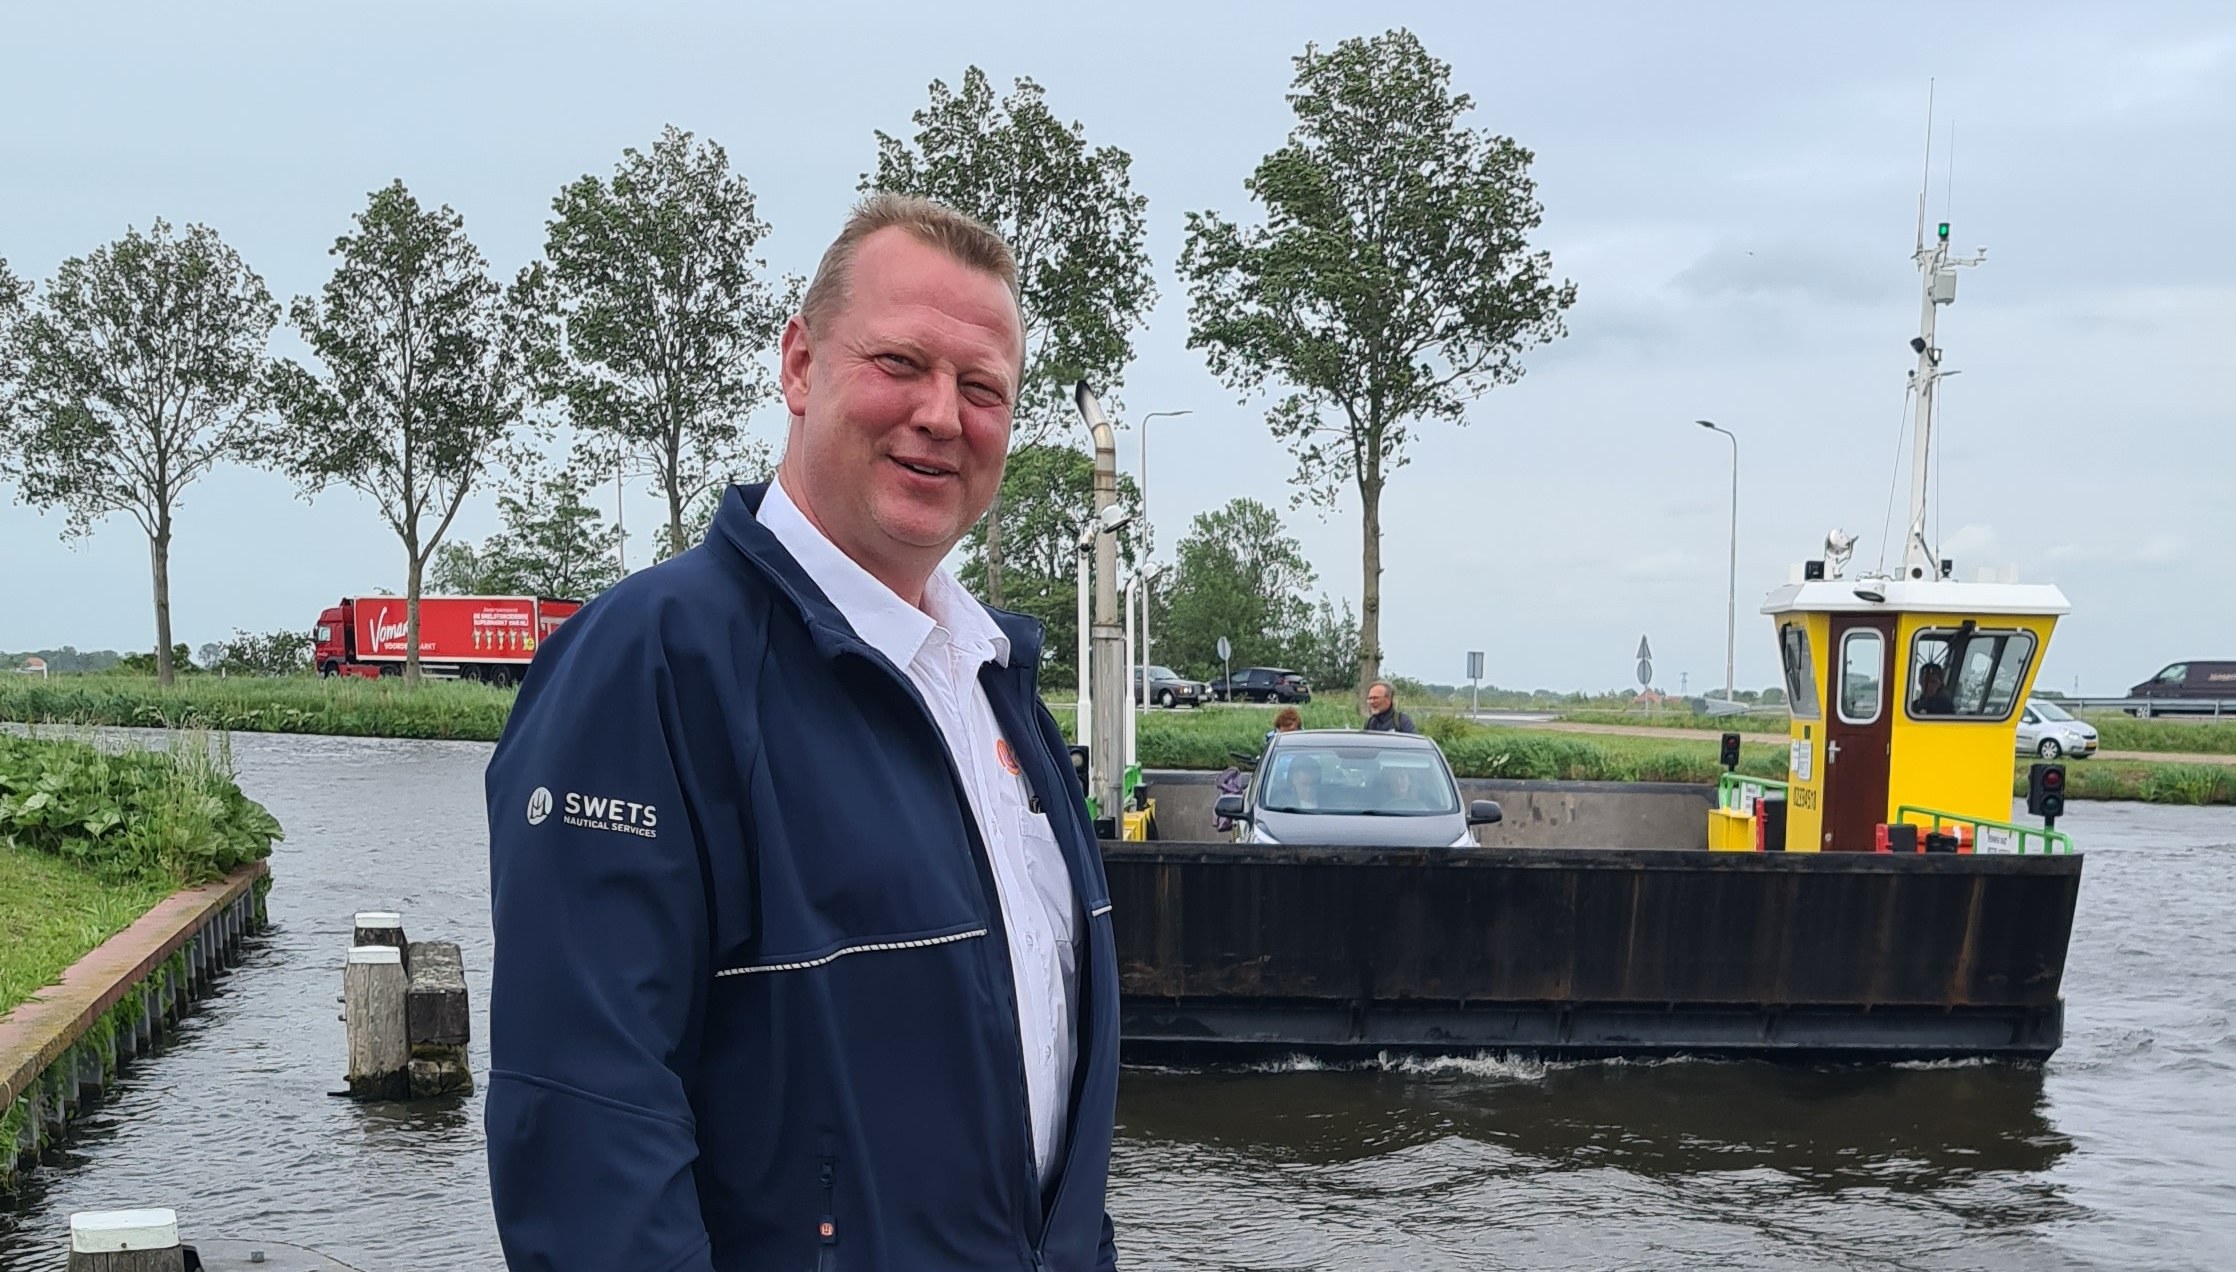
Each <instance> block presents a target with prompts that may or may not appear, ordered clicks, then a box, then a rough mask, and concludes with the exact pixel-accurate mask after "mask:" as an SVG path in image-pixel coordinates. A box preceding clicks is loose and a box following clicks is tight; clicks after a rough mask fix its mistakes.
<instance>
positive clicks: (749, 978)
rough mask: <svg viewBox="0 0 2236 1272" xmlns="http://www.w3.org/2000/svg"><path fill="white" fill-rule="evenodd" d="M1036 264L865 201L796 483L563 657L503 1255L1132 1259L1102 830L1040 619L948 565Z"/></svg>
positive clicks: (504, 800) (495, 772)
mask: <svg viewBox="0 0 2236 1272" xmlns="http://www.w3.org/2000/svg"><path fill="white" fill-rule="evenodd" d="M1016 287H1017V284H1016V272H1015V266H1014V264H1013V263H1012V261H1011V259H1010V256H1009V253H1008V249H1007V248H1006V247H1005V246H1003V245H1002V243H1001V241H1000V239H999V238H997V237H996V236H994V235H993V234H992V232H991V231H988V230H986V229H985V228H984V227H983V226H979V225H978V224H977V223H976V222H972V221H970V220H968V219H967V218H963V217H961V216H958V215H957V214H955V213H952V212H950V211H947V210H946V209H943V208H940V207H938V206H937V205H933V204H928V203H925V202H922V201H918V200H908V199H899V198H895V197H892V196H882V195H881V196H876V197H873V198H872V199H870V200H868V201H867V202H865V203H864V204H863V205H862V207H860V208H858V209H857V210H856V212H855V214H854V216H853V218H852V219H850V220H849V222H848V224H847V227H846V230H845V231H844V232H843V233H842V234H841V235H840V237H839V239H838V241H837V242H835V243H834V244H833V245H832V247H831V249H830V250H829V251H828V252H827V253H826V254H825V256H824V259H823V263H822V265H821V267H820V268H819V269H818V270H817V274H816V278H815V281H814V283H813V284H812V285H811V287H810V288H809V290H808V293H807V297H806V300H805V302H804V303H803V305H802V308H801V313H800V314H799V315H798V316H796V317H794V318H793V319H792V320H791V322H790V323H789V324H788V325H787V327H786V329H785V333H784V340H783V349H782V378H783V387H784V395H785V399H786V404H787V406H788V408H789V410H790V413H791V428H790V435H789V437H788V440H787V445H786V453H785V457H784V460H783V464H782V466H781V468H780V469H779V471H778V476H777V480H776V481H774V482H772V483H769V484H767V485H763V486H749V487H733V488H732V489H731V490H730V491H729V492H728V493H727V495H726V497H725V499H724V502H723V504H722V507H721V509H720V511H719V512H718V513H717V514H716V517H715V520H714V525H713V527H712V529H711V531H710V532H709V534H708V535H707V538H706V541H705V542H704V543H703V544H701V545H700V546H698V547H696V548H694V549H692V550H691V551H689V552H685V553H683V554H682V555H680V556H678V557H676V558H675V559H673V560H670V561H668V562H666V563H664V564H662V565H659V566H656V567H654V568H652V569H650V570H645V571H642V572H640V573H638V574H635V575H632V576H630V577H629V578H627V579H625V580H624V581H622V582H621V583H620V584H619V585H617V586H616V587H614V588H613V589H612V590H610V591H608V592H607V593H605V594H604V595H603V596H600V597H599V598H597V599H596V600H594V601H592V602H591V603H590V604H589V605H587V606H585V607H584V608H583V609H582V610H581V611H580V612H579V613H577V614H576V615H574V616H573V617H572V618H570V619H568V620H567V622H566V623H564V624H562V625H561V626H560V627H559V628H558V629H557V630H556V631H555V632H554V633H553V634H552V636H551V638H550V640H549V641H548V642H546V644H545V646H544V648H543V649H542V650H540V651H539V652H538V654H537V657H536V659H535V663H534V665H533V666H532V668H531V669H530V671H529V675H528V679H527V682H526V684H525V686H524V687H523V688H522V690H521V693H520V699H519V702H518V704H517V706H516V707H515V708H514V711H513V715H512V718H511V720H510V722H509V723H508V724H507V726H506V729H505V733H504V737H503V739H502V740H501V741H500V742H499V743H498V745H497V750H496V754H495V756H494V758H493V759H492V760H491V762H490V766H489V772H488V781H487V786H488V798H489V825H490V858H491V876H492V887H493V914H494V921H495V927H496V955H495V966H494V985H493V988H492V992H491V1000H490V1034H491V1041H490V1048H491V1073H490V1082H489V1099H488V1111H487V1115H486V1121H487V1130H488V1137H489V1168H490V1189H491V1193H492V1196H493V1200H494V1203H495V1207H496V1216H497V1226H498V1231H499V1234H500V1236H501V1238H502V1240H503V1244H504V1249H505V1256H506V1260H507V1263H508V1264H509V1266H511V1267H512V1268H514V1269H522V1270H527V1269H536V1270H549V1272H762V1270H763V1269H781V1270H783V1272H794V1270H796V1269H798V1270H804V1269H818V1270H820V1272H831V1270H832V1269H844V1270H846V1272H855V1270H857V1269H880V1270H883V1272H939V1270H941V1269H956V1270H958V1272H959V1270H961V1269H970V1270H971V1272H984V1270H986V1269H1053V1270H1061V1272H1070V1270H1072V1269H1077V1270H1079V1272H1089V1270H1091V1269H1110V1268H1114V1267H1115V1266H1116V1255H1115V1253H1114V1250H1113V1245H1112V1237H1111V1228H1110V1221H1109V1218H1108V1215H1107V1213H1106V1211H1105V1208H1104V1187H1105V1183H1106V1179H1107V1175H1108V1169H1109V1157H1110V1144H1111V1135H1112V1121H1113V1115H1114V1106H1115V1102H1116V1096H1117V1085H1118V1011H1117V998H1118V981H1117V972H1116V963H1115V953H1114V950H1113V946H1112V942H1111V929H1110V902H1109V892H1108V888H1107V885H1106V884H1105V882H1104V879H1103V873H1102V865H1101V859H1100V856H1099V855H1098V853H1097V850H1096V846H1095V840H1094V835H1093V828H1092V826H1091V824H1090V823H1089V821H1088V819H1087V816H1086V809H1085V801H1084V797H1083V793H1082V792H1081V790H1080V788H1079V785H1078V782H1077V779H1076V778H1075V777H1074V776H1073V774H1072V771H1071V767H1070V765H1069V763H1068V762H1067V759H1066V751H1065V747H1064V743H1063V738H1062V736H1061V735H1060V734H1059V733H1058V732H1057V731H1056V727H1055V722H1054V721H1053V720H1052V719H1051V718H1050V717H1049V715H1048V713H1047V711H1046V710H1045V709H1044V708H1043V707H1042V706H1041V705H1040V700H1039V696H1038V692H1037V688H1036V685H1035V681H1034V669H1035V668H1036V667H1037V666H1038V665H1039V661H1040V646H1041V633H1040V630H1039V626H1038V624H1036V623H1034V622H1032V621H1031V620H1029V619H1025V618H1022V617H1020V616H1017V615H1013V614H1005V613H1000V612H996V611H990V610H988V609H986V608H984V607H982V606H980V605H978V604H977V603H976V602H975V601H973V600H971V599H970V598H969V597H968V595H967V594H966V593H964V592H963V591H962V589H961V587H960V586H959V585H958V584H956V583H955V581H954V580H953V579H952V578H951V577H949V576H948V575H947V574H945V573H944V572H943V571H941V570H940V569H939V563H940V561H941V559H942V558H944V557H945V556H946V555H947V553H948V552H949V551H950V550H951V549H952V548H953V547H954V545H955V544H956V543H957V542H959V541H960V540H961V539H962V538H963V536H964V535H965V534H966V533H967V532H968V531H969V529H970V527H971V525H972V524H973V523H975V522H976V521H977V520H978V518H979V517H980V516H981V515H983V514H984V512H985V510H986V508H987V506H988V504H989V503H990V502H991V500H992V498H993V494H994V491H995V490H996V489H997V487H998V486H999V483H1000V480H1001V472H1002V466H1003V463H1004V461H1005V459H1006V457H1007V453H1008V445H1009V431H1010V412H1011V407H1012V405H1013V404H1014V403H1015V401H1016V398H1017V394H1018V392H1019V391H1020V389H1021V385H1022V376H1023V335H1022V331H1023V328H1022V323H1021V321H1020V314H1019V309H1018V301H1017V290H1016Z"/></svg>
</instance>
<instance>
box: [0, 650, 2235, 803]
mask: <svg viewBox="0 0 2236 1272" xmlns="http://www.w3.org/2000/svg"><path fill="white" fill-rule="evenodd" d="M512 702H513V691H512V690H510V689H493V688H490V687H488V686H486V685H478V684H466V683H460V682H455V681H429V682H427V683H425V684H422V685H420V686H419V687H418V688H416V689H407V688H405V687H404V685H403V684H402V683H401V682H400V681H396V680H316V679H311V678H308V677H304V678H299V679H298V678H289V679H256V678H229V679H215V678H209V677H197V678H193V679H190V680H186V681H183V682H181V684H180V685H179V686H178V687H176V688H174V689H171V690H168V691H166V690H164V689H161V688H159V687H158V686H157V685H156V683H155V681H154V680H153V679H151V678H146V677H133V676H112V675H100V676H64V677H58V678H56V679H54V680H51V681H41V680H32V679H29V678H27V677H9V678H6V679H0V720H14V721H26V722H32V723H44V722H52V723H59V724H73V725H136V726H144V727H150V728H168V729H191V730H240V731H249V732H268V733H316V734H336V735H343V736H352V737H390V738H438V739H455V740H466V741H483V742H487V741H494V740H495V739H496V737H497V735H498V734H499V733H500V732H501V731H502V730H503V729H504V725H505V717H506V714H507V713H508V712H510V711H511V709H512ZM1300 710H1301V713H1302V715H1303V717H1304V723H1305V725H1306V727H1308V728H1348V727H1351V726H1353V725H1355V724H1357V722H1358V714H1357V712H1356V711H1355V710H1354V709H1353V708H1352V707H1351V705H1350V703H1349V702H1348V701H1347V700H1346V701H1341V702H1337V701H1321V702H1313V703H1308V704H1306V705H1305V706H1304V707H1302V708H1301V709H1300ZM1274 711H1275V708H1272V707H1255V706H1238V707H1216V708H1208V709H1204V710H1200V711H1157V712H1152V713H1150V714H1149V715H1147V716H1145V717H1143V719H1142V722H1141V757H1142V761H1143V762H1144V763H1145V764H1148V765H1149V766H1151V767H1153V768H1196V769H1219V768H1224V767H1226V765H1227V763H1228V755H1229V753H1230V752H1233V751H1248V752H1251V753H1255V752H1256V751H1257V749H1258V747H1259V744H1260V742H1261V740H1262V739H1263V738H1264V736H1265V731H1266V730H1267V729H1268V728H1270V727H1272V722H1273V715H1274ZM1056 715H1057V718H1058V719H1059V720H1060V721H1061V722H1062V724H1063V726H1064V728H1065V730H1066V732H1067V733H1068V732H1069V731H1070V729H1071V717H1072V712H1071V711H1070V710H1069V709H1068V708H1064V709H1059V710H1058V711H1057V712H1056ZM1563 718H1564V719H1570V720H1577V721H1582V722H1587V723H1606V724H1651V725H1662V726H1667V727H1669V728H1671V729H1672V730H1673V731H1675V730H1685V731H1688V732H1691V733H1696V734H1698V735H1699V737H1698V740H1695V739H1694V738H1691V737H1683V736H1673V737H1670V738H1666V739H1664V738H1633V737H1617V736H1608V735H1599V734H1575V733H1557V732H1544V731H1531V730H1530V729H1528V728H1526V727H1504V726H1488V725H1479V724H1475V723H1473V722H1471V721H1469V720H1466V719H1463V718H1461V717H1459V716H1456V715H1451V714H1447V713H1443V712H1426V711H1424V712H1420V713H1418V714H1417V715H1416V719H1417V720H1418V722H1419V723H1420V725H1421V727H1422V728H1423V729H1424V730H1426V731H1427V732H1428V733H1429V734H1430V736H1432V737H1434V738H1436V740H1437V741H1438V742H1439V743H1441V744H1442V745H1443V747H1444V750H1445V753H1446V754H1447V755H1449V756H1450V757H1451V760H1452V766H1453V769H1454V770H1455V771H1456V772H1458V773H1460V774H1461V775H1462V776H1465V777H1509V778H1534V779H1538V780H1548V781H1610V782H1642V781H1663V782H1712V781H1714V780H1715V779H1716V774H1717V772H1718V771H1719V770H1718V768H1717V765H1716V743H1715V735H1716V734H1719V733H1721V732H1723V731H1724V730H1725V729H1726V728H1727V727H1736V729H1737V730H1738V731H1740V732H1742V733H1745V734H1746V735H1747V738H1748V740H1747V741H1746V743H1745V744H1744V745H1743V746H1742V747H1741V751H1740V768H1741V770H1742V771H1743V772H1746V773H1750V774H1753V775H1755V776H1760V777H1775V776H1778V775H1779V774H1781V773H1782V772H1783V770H1784V765H1785V749H1784V745H1783V742H1782V741H1781V740H1780V739H1781V738H1782V736H1783V734H1784V733H1785V728H1786V726H1785V721H1784V720H1783V719H1781V718H1778V717H1769V716H1743V717H1737V718H1736V724H1735V725H1731V724H1727V722H1726V721H1722V720H1713V719H1709V718H1707V717H1702V716H1694V715H1692V714H1691V713H1689V712H1675V711H1671V712H1662V713H1658V714H1655V715H1647V714H1645V713H1639V712H1578V713H1572V714H1570V715H1567V716H1564V717H1563ZM2093 722H2094V723H2095V724H2096V726H2097V729H2098V731H2099V733H2100V734H2101V735H2102V737H2103V740H2104V746H2105V748H2106V749H2108V750H2120V751H2161V752H2167V753H2174V754H2179V753H2184V752H2188V753H2199V754H2204V753H2211V754H2236V722H2231V723H2227V724H2209V723H2194V722H2183V721H2169V720H2135V719H2131V718H2129V717H2127V716H2111V717H2108V718H2096V719H2094V721H2093ZM2013 760H2014V763H2013V769H2014V774H2016V773H2017V772H2018V770H2019V768H2020V762H2019V761H2018V760H2017V757H2013ZM2211 767H2212V766H2209V765H2194V764H2178V763H2130V762H2121V761H2106V760H2091V761H2088V762H2086V763H2079V764H2074V765H2072V766H2071V768H2070V770H2069V771H2070V772H2071V774H2072V777H2071V779H2070V781H2071V783H2072V791H2073V794H2074V796H2075V797H2076V798H2083V799H2142V800H2148V801H2151V802H2156V803H2184V804H2189V803H2195V804H2229V803H2236V790H2232V789H2231V786H2232V785H2236V769H2232V770H2230V771H2229V772H2226V773H2209V772H2206V771H2204V770H2207V769H2210V768H2211ZM2013 781H2014V785H2015V787H2016V788H2017V789H2019V790H2023V789H2024V780H2023V777H2019V776H2014V779H2013Z"/></svg>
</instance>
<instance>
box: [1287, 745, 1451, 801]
mask: <svg viewBox="0 0 2236 1272" xmlns="http://www.w3.org/2000/svg"><path fill="white" fill-rule="evenodd" d="M1260 781H1262V782H1263V783H1264V786H1263V791H1264V794H1263V795H1262V796H1261V797H1260V799H1259V803H1260V804H1261V805H1262V806H1263V807H1265V808H1266V809H1267V810H1268V811H1270V812H1276V813H1327V814H1332V815H1337V816H1353V817H1356V816H1369V817H1438V816H1445V817H1448V816H1451V815H1452V814H1454V813H1457V812H1458V811H1459V809H1460V797H1459V792H1458V791H1456V790H1454V789H1453V787H1452V777H1451V774H1450V773H1449V772H1447V771H1446V770H1445V768H1444V766H1443V765H1442V764H1439V763H1438V762H1437V757H1436V756H1435V754H1434V753H1432V752H1430V751H1427V750H1420V749H1414V748H1403V749H1400V748H1395V747H1372V746H1345V745H1343V744H1341V743H1337V742H1328V743H1307V744H1304V745H1299V746H1284V747H1281V748H1279V749H1278V750H1277V751H1276V752H1275V753H1274V756H1273V764H1272V767H1271V768H1270V769H1268V770H1267V771H1266V772H1265V773H1263V774H1261V775H1260Z"/></svg>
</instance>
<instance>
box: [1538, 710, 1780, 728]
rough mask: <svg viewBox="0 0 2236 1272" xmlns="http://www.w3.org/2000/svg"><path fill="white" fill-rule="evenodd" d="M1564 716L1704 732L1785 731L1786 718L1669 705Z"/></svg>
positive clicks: (1572, 719)
mask: <svg viewBox="0 0 2236 1272" xmlns="http://www.w3.org/2000/svg"><path fill="white" fill-rule="evenodd" d="M1561 719H1562V720H1564V721H1566V722H1568V723H1570V724H1620V725H1628V726H1632V727H1636V728H1646V729H1697V730H1700V731H1702V732H1705V733H1784V732H1785V731H1786V719H1787V718H1786V716H1785V715H1784V714H1783V713H1782V712H1781V713H1780V714H1777V715H1740V716H1709V715H1701V714H1699V713H1697V712H1694V711H1691V710H1688V709H1686V708H1683V707H1670V708H1665V709H1663V710H1660V711H1604V710H1587V711H1563V712H1561Z"/></svg>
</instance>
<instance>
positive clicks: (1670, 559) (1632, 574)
mask: <svg viewBox="0 0 2236 1272" xmlns="http://www.w3.org/2000/svg"><path fill="white" fill-rule="evenodd" d="M1699 568H1700V561H1699V559H1698V558H1697V557H1695V556H1694V555H1693V554H1692V553H1690V552H1680V551H1678V550H1677V549H1675V548H1666V549H1664V550H1662V551H1660V552H1649V553H1647V554H1646V555H1645V556H1642V557H1634V558H1632V559H1631V560H1628V561H1625V562H1623V565H1622V575H1623V577H1624V578H1627V579H1658V578H1666V577H1668V576H1670V575H1673V574H1686V573H1690V572H1691V571H1694V570H1697V569H1699Z"/></svg>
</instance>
